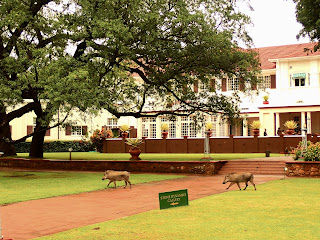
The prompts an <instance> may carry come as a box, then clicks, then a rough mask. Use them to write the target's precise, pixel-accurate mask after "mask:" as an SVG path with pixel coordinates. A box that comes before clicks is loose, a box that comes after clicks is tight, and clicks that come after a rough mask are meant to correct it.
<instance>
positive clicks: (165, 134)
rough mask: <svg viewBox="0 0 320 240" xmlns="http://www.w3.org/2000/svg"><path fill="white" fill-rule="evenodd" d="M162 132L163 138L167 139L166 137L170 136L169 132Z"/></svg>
mask: <svg viewBox="0 0 320 240" xmlns="http://www.w3.org/2000/svg"><path fill="white" fill-rule="evenodd" d="M161 134H162V138H163V139H165V138H167V137H168V134H169V133H168V132H162V133H161Z"/></svg>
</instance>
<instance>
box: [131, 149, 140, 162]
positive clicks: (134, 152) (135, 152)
mask: <svg viewBox="0 0 320 240" xmlns="http://www.w3.org/2000/svg"><path fill="white" fill-rule="evenodd" d="M129 153H130V154H131V158H130V160H141V158H140V157H139V155H140V153H141V149H140V148H139V147H132V148H130V150H129Z"/></svg>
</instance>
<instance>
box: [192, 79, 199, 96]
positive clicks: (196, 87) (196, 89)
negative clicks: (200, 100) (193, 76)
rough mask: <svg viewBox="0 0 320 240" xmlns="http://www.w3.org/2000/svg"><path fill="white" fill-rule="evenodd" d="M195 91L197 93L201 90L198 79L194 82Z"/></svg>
mask: <svg viewBox="0 0 320 240" xmlns="http://www.w3.org/2000/svg"><path fill="white" fill-rule="evenodd" d="M193 91H194V92H195V93H197V92H198V91H199V90H198V81H197V80H196V81H194V84H193Z"/></svg>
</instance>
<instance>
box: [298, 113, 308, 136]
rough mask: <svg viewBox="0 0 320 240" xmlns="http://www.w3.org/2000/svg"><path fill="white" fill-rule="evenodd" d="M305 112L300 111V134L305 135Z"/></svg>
mask: <svg viewBox="0 0 320 240" xmlns="http://www.w3.org/2000/svg"><path fill="white" fill-rule="evenodd" d="M306 127H307V126H306V113H305V112H301V126H300V128H301V135H305V132H304V129H305V128H306Z"/></svg>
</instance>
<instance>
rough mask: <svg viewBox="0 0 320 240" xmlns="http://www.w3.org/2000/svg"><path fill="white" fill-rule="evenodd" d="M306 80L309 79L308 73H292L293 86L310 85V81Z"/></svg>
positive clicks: (291, 83)
mask: <svg viewBox="0 0 320 240" xmlns="http://www.w3.org/2000/svg"><path fill="white" fill-rule="evenodd" d="M309 79H310V78H309ZM306 80H307V74H306V73H294V74H291V82H290V85H291V86H292V87H304V86H307V85H310V83H307V81H306ZM309 81H310V80H309Z"/></svg>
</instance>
